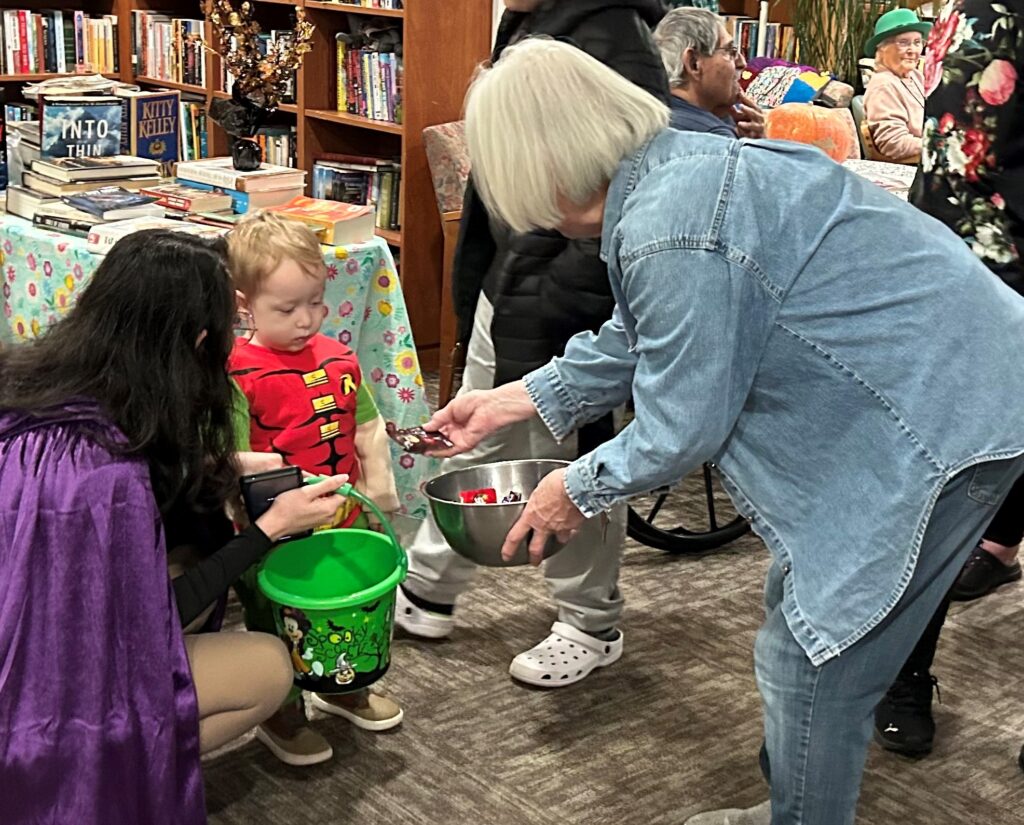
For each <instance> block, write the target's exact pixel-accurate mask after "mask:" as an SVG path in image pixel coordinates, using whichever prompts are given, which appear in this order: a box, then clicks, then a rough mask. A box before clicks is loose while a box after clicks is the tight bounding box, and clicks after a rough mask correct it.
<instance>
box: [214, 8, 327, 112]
mask: <svg viewBox="0 0 1024 825" xmlns="http://www.w3.org/2000/svg"><path fill="white" fill-rule="evenodd" d="M203 13H204V14H205V15H206V19H207V20H209V21H210V26H211V28H212V30H213V45H211V44H210V43H205V46H206V48H208V49H210V50H211V51H214V52H216V53H217V54H219V55H220V57H221V60H222V61H223V62H224V67H225V68H226V69H227V70H228V71H230V72H231V74H233V75H234V77H235V88H236V89H237V90H238V92H239V93H240V95H241V97H243V98H245V99H247V100H249V101H251V102H252V103H253V104H254V105H256V106H259V107H261V108H263V109H268V110H270V111H273V110H274V109H276V108H277V107H278V105H279V104H280V102H281V96H282V95H283V94H284V92H285V89H286V88H287V86H288V82H289V80H290V79H291V77H292V73H293V72H295V70H296V69H298V68H299V66H300V65H301V64H302V58H303V56H304V55H305V54H307V53H308V52H310V51H311V50H312V48H313V47H312V46H311V45H310V41H311V40H312V39H313V24H312V23H310V22H309V21H308V20H307V19H306V12H305V10H304V9H303V8H302V7H301V6H296V7H295V35H294V37H293V38H291V39H290V40H288V41H282V40H278V41H275V42H272V43H270V44H269V47H268V50H267V53H266V54H260V44H259V35H260V32H261V29H260V24H259V23H257V22H256V20H255V19H254V17H253V4H252V3H251V2H249V0H243V2H242V4H241V5H240V6H239V7H238V9H237V10H236V9H235V7H234V3H233V0H205V2H204V3H203Z"/></svg>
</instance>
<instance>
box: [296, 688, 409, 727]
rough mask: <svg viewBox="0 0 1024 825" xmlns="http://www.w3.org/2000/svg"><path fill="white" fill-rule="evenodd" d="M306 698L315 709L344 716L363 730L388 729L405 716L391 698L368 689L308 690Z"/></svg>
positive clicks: (397, 723)
mask: <svg viewBox="0 0 1024 825" xmlns="http://www.w3.org/2000/svg"><path fill="white" fill-rule="evenodd" d="M310 701H311V702H312V704H313V707H315V708H316V709H317V710H322V711H323V712H324V713H331V714H334V715H335V716H341V717H343V718H344V719H348V720H349V721H350V722H351V723H352V724H353V725H355V726H356V727H357V728H362V729H363V730H372V731H382V730H390V729H391V728H393V727H395V726H396V725H399V724H400V723H401V721H402V717H404V716H405V714H404V713H403V712H402V709H401V708H400V707H399V706H398V703H397V702H396V701H395V700H394V699H389V698H388V697H387V696H382V695H381V694H379V693H374V692H373V691H372V690H369V689H364V690H359V691H356V692H355V693H341V694H337V695H331V694H324V695H321V694H319V693H312V694H310Z"/></svg>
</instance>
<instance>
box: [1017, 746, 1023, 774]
mask: <svg viewBox="0 0 1024 825" xmlns="http://www.w3.org/2000/svg"><path fill="white" fill-rule="evenodd" d="M1017 763H1018V764H1019V765H1020V769H1021V770H1022V771H1024V745H1022V746H1021V749H1020V756H1018V757H1017Z"/></svg>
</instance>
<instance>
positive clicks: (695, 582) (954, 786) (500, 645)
mask: <svg viewBox="0 0 1024 825" xmlns="http://www.w3.org/2000/svg"><path fill="white" fill-rule="evenodd" d="M694 506H696V505H695V503H694V498H693V497H692V496H687V497H685V500H678V499H677V500H676V501H674V502H673V507H674V508H678V509H675V510H674V511H673V512H674V514H680V513H681V512H683V511H687V510H692V509H693V507H694ZM679 518H680V521H682V519H683V516H682V515H679ZM691 518H692V516H691ZM670 520H671V519H670ZM766 566H767V556H766V553H765V552H764V550H763V547H762V545H761V544H760V542H759V541H758V540H757V539H756V538H754V537H752V536H749V535H748V536H747V537H745V538H743V539H741V540H739V541H738V542H736V543H735V544H733V545H732V546H730V547H729V548H728V549H726V550H724V551H719V552H717V553H715V554H713V555H709V556H705V557H703V558H680V557H671V556H669V555H667V554H665V553H662V552H659V551H655V550H651V549H648V548H644V547H640V546H637V545H635V544H632V543H631V544H630V546H629V547H628V548H627V550H626V553H625V556H624V559H623V569H622V589H623V592H624V594H625V597H626V601H627V612H626V615H625V618H624V621H623V624H622V628H623V630H624V632H625V651H626V652H625V655H624V657H623V659H622V660H621V661H620V662H619V663H617V664H615V665H613V666H612V667H610V668H608V669H606V670H605V671H598V672H596V673H595V674H594V675H592V676H591V677H589V678H588V679H586V680H585V681H584V682H582V683H580V684H579V685H576V686H573V687H570V688H565V689H562V690H557V691H542V690H532V689H528V688H525V687H521V686H517V685H516V684H514V683H513V682H512V681H511V680H510V679H509V677H508V675H507V672H506V668H507V666H508V662H509V660H510V659H511V657H512V656H514V655H515V654H516V653H518V652H519V651H520V650H522V649H524V648H526V647H528V646H530V645H532V644H533V643H535V642H536V641H538V640H539V639H541V638H542V637H543V636H544V635H545V634H546V632H547V629H548V626H549V625H550V623H551V621H552V620H553V611H552V608H551V606H550V604H549V603H548V601H547V598H546V593H545V588H544V583H543V580H542V578H541V577H540V575H539V574H538V573H537V571H534V570H530V569H522V568H519V569H515V570H508V571H494V570H483V571H481V574H480V575H479V577H478V579H477V581H476V584H475V587H474V588H473V589H472V590H471V591H470V592H469V593H468V594H467V595H466V596H465V597H464V598H463V599H462V601H461V602H460V603H459V609H458V617H459V623H458V627H457V629H456V631H455V633H454V634H453V635H452V637H451V638H450V639H449V640H446V641H443V642H437V643H427V642H420V641H414V640H409V639H404V638H398V639H396V642H395V648H394V664H393V666H392V671H391V673H389V674H388V676H387V677H386V678H385V680H384V682H383V685H382V686H383V687H384V688H386V690H387V691H388V692H389V693H390V694H391V695H393V696H394V697H395V698H396V699H397V700H398V701H400V702H401V704H402V705H403V707H404V708H405V712H406V721H405V722H404V724H403V725H402V726H401V727H400V728H399V729H398V730H396V731H394V732H391V733H386V734H368V733H364V732H361V731H356V730H355V729H354V728H352V727H351V726H349V725H348V724H347V723H346V722H344V721H343V720H340V719H336V718H333V717H330V718H325V717H323V716H317V718H316V721H315V724H316V726H317V729H318V730H320V731H321V732H323V734H324V735H325V736H327V738H328V739H329V740H330V741H331V742H332V744H333V745H334V748H335V757H334V759H333V760H332V761H331V762H329V763H327V764H325V765H322V766H317V767H313V768H307V769H296V768H289V767H286V766H284V765H282V764H280V763H279V762H277V761H276V760H275V759H274V758H273V757H272V756H271V755H270V754H269V753H268V752H267V751H266V750H265V749H264V748H263V747H262V746H261V745H259V744H258V743H256V742H252V741H249V742H246V743H244V744H243V745H241V747H238V748H236V749H234V750H232V751H231V752H228V753H224V754H221V755H218V756H217V757H216V758H214V759H212V760H209V761H208V762H207V763H206V785H207V796H208V805H209V809H210V821H211V822H212V823H216V825H229V823H230V824H231V825H243V823H244V825H249V824H250V823H254V822H272V823H276V825H292V823H294V825H313V823H349V822H351V823H366V824H367V825H377V823H380V824H381V825H421V823H439V825H549V823H558V825H674V824H675V823H681V822H683V820H685V819H686V817H687V816H689V815H691V814H693V813H695V812H697V811H701V810H704V809H707V808H712V807H721V806H723V805H735V804H739V805H752V804H754V803H756V802H759V801H761V800H762V799H763V798H765V795H766V789H765V787H764V785H763V783H762V781H761V778H760V772H759V770H758V767H757V758H756V756H757V749H758V745H759V743H760V737H761V733H760V725H761V721H760V708H759V699H758V695H757V691H756V688H755V685H754V679H753V674H752V655H751V648H752V644H753V638H754V633H755V631H756V628H757V626H758V623H759V619H760V598H761V580H762V577H763V575H764V571H765V569H766ZM235 618H237V616H236V617H235ZM1022 627H1024V588H1022V587H1021V586H1019V585H1015V586H1011V587H1009V588H1006V589H1004V590H1003V591H1000V592H999V593H997V594H995V595H993V596H991V597H989V598H987V599H983V600H981V601H979V602H975V603H973V604H971V605H967V606H958V607H954V611H953V614H952V616H951V619H950V622H949V624H948V626H947V632H946V634H945V635H944V637H943V641H942V644H941V646H940V649H939V654H938V661H937V664H936V668H935V672H936V674H937V675H938V677H939V679H940V681H941V687H942V698H943V704H941V705H939V706H937V708H936V719H937V722H938V725H939V735H938V740H937V743H936V748H935V751H934V752H933V754H932V755H931V756H930V757H928V758H927V759H924V760H920V761H916V762H915V761H910V760H907V759H903V758H899V757H895V756H893V755H890V754H886V753H884V752H882V751H880V750H879V749H877V748H875V747H873V748H872V752H871V756H870V759H869V763H868V770H867V773H866V776H865V781H864V787H863V792H862V798H861V806H860V816H859V820H858V821H859V823H861V825H889V823H918V824H919V825H963V824H964V823H970V824H971V825H973V823H979V825H980V823H991V824H992V825H1010V824H1011V823H1015V824H1016V823H1020V822H1022V821H1024V774H1022V773H1021V771H1020V769H1019V768H1018V767H1017V762H1016V756H1017V752H1018V751H1019V750H1020V747H1021V744H1022V743H1024V708H1022V705H1021V699H1022V698H1024V689H1022V686H1021V679H1020V677H1021V674H1022V673H1024V647H1022V644H1021V636H1022V634H1021V629H1022Z"/></svg>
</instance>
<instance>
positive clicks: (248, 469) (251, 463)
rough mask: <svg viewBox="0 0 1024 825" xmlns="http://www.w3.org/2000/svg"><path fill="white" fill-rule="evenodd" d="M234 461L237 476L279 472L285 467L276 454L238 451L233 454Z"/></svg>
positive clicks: (282, 460) (281, 459)
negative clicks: (236, 464)
mask: <svg viewBox="0 0 1024 825" xmlns="http://www.w3.org/2000/svg"><path fill="white" fill-rule="evenodd" d="M235 461H236V462H237V463H238V474H239V475H243V476H251V475H255V474H256V473H266V472H269V471H270V470H280V469H281V468H282V467H284V466H285V463H284V459H283V458H282V457H281V456H280V455H279V454H278V453H255V452H242V451H239V452H237V453H235Z"/></svg>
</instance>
